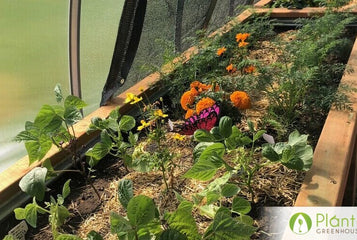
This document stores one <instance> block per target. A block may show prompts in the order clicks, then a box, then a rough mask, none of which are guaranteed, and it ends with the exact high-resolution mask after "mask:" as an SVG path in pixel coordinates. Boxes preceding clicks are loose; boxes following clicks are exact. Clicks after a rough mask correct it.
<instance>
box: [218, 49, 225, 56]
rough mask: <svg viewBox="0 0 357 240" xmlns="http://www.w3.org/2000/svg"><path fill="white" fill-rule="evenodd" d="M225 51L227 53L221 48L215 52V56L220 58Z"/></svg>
mask: <svg viewBox="0 0 357 240" xmlns="http://www.w3.org/2000/svg"><path fill="white" fill-rule="evenodd" d="M225 51H227V48H225V47H221V48H219V49H218V50H217V55H218V56H222V54H223V53H225Z"/></svg>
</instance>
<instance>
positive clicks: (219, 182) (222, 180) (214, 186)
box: [199, 172, 232, 196]
mask: <svg viewBox="0 0 357 240" xmlns="http://www.w3.org/2000/svg"><path fill="white" fill-rule="evenodd" d="M231 176H232V174H231V173H230V172H226V173H225V174H224V175H223V176H222V177H219V178H216V179H215V180H213V181H212V182H211V183H210V184H208V186H207V187H206V188H205V189H204V190H203V191H202V192H200V193H199V195H202V196H206V194H207V193H208V192H210V191H214V192H219V191H220V190H221V187H222V186H223V185H224V184H226V183H227V182H228V180H229V179H230V178H231Z"/></svg>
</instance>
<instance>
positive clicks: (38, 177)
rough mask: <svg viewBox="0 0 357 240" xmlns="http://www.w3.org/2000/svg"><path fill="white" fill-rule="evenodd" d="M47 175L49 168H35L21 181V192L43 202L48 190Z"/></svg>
mask: <svg viewBox="0 0 357 240" xmlns="http://www.w3.org/2000/svg"><path fill="white" fill-rule="evenodd" d="M46 174H47V168H41V167H35V168H34V169H32V170H31V171H30V172H28V173H27V174H26V175H25V176H24V177H23V178H22V179H21V180H20V183H19V186H20V188H21V190H22V191H23V192H25V193H27V194H29V195H30V196H33V197H36V199H38V200H40V201H42V200H43V197H44V196H45V190H46V184H45V181H46Z"/></svg>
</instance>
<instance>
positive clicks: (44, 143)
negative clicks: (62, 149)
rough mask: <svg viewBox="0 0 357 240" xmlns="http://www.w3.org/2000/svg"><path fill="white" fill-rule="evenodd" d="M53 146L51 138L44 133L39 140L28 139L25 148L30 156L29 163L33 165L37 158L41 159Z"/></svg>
mask: <svg viewBox="0 0 357 240" xmlns="http://www.w3.org/2000/svg"><path fill="white" fill-rule="evenodd" d="M51 147H52V141H51V138H50V137H48V136H46V135H42V136H41V137H40V138H39V139H38V141H27V142H25V148H26V151H27V154H28V156H29V161H30V162H29V164H30V165H31V164H32V163H34V162H35V161H37V160H41V159H42V158H44V156H45V155H46V154H47V153H48V151H49V150H50V149H51Z"/></svg>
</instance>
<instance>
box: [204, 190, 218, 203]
mask: <svg viewBox="0 0 357 240" xmlns="http://www.w3.org/2000/svg"><path fill="white" fill-rule="evenodd" d="M206 198H207V204H208V205H209V204H212V203H215V202H217V201H218V200H219V199H220V198H221V195H220V194H219V193H218V192H212V191H211V192H208V193H207V195H206Z"/></svg>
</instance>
